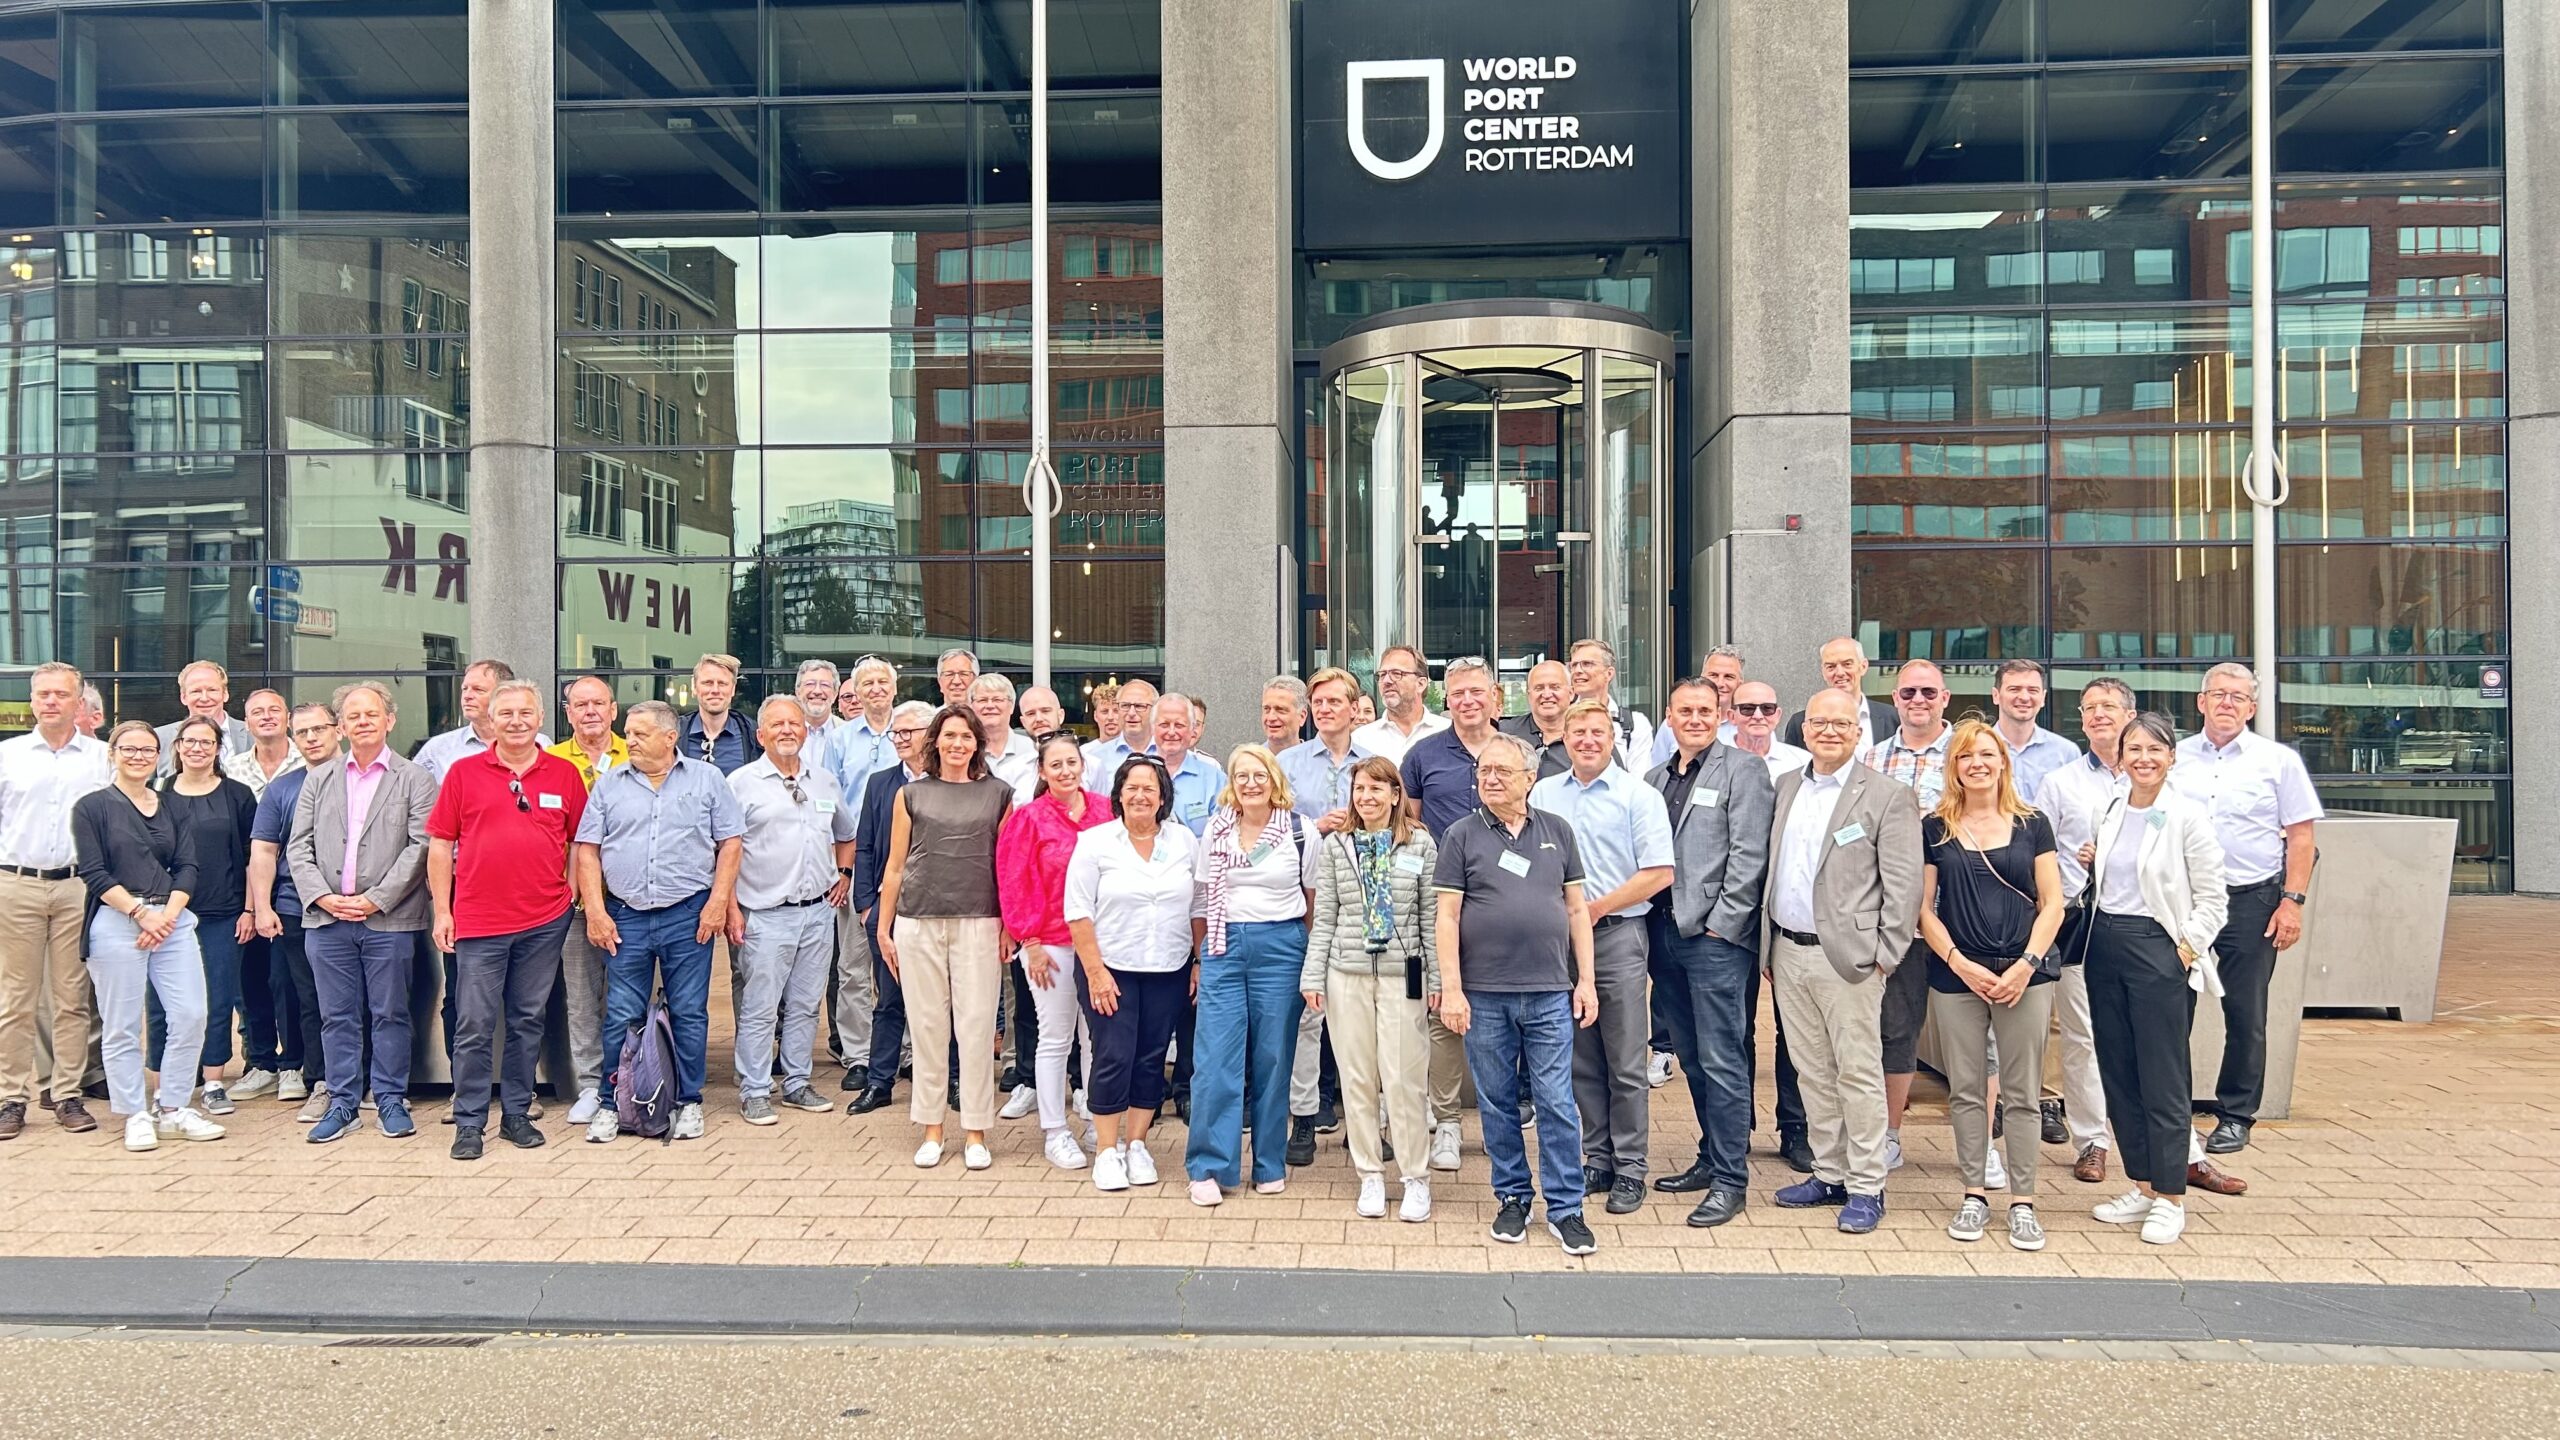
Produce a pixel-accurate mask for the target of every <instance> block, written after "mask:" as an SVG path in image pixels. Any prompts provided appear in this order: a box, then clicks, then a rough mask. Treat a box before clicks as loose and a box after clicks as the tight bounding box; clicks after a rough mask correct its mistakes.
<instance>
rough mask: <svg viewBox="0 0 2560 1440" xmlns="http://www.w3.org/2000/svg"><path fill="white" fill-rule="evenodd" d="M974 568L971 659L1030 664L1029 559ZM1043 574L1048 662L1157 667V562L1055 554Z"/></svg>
mask: <svg viewBox="0 0 2560 1440" xmlns="http://www.w3.org/2000/svg"><path fill="white" fill-rule="evenodd" d="M977 569H978V640H977V642H976V649H977V651H978V657H979V663H980V664H981V665H982V666H1001V667H1003V668H1005V669H1008V670H1011V671H1013V672H1015V674H1016V676H1017V677H1019V676H1020V675H1021V672H1022V671H1024V670H1027V669H1028V668H1029V667H1030V664H1031V564H1030V562H1029V561H1027V560H1015V561H1010V562H1003V563H993V564H981V565H979V566H978V567H977ZM1049 573H1050V581H1049V586H1050V593H1049V606H1050V611H1049V617H1050V624H1051V630H1052V632H1053V633H1052V635H1051V637H1050V651H1049V654H1050V659H1051V660H1052V661H1053V662H1054V663H1055V664H1057V665H1059V666H1061V667H1075V668H1091V669H1100V670H1114V671H1119V672H1121V673H1123V674H1127V673H1131V672H1142V673H1161V672H1162V670H1163V668H1164V564H1163V562H1162V561H1158V560H1114V561H1083V560H1068V559H1062V560H1058V561H1056V562H1054V563H1053V564H1052V565H1051V567H1050V572H1049ZM1023 683H1028V682H1027V681H1025V682H1023ZM1221 718H1222V720H1223V719H1224V718H1225V717H1221ZM1235 718H1242V717H1235Z"/></svg>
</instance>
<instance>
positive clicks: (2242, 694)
mask: <svg viewBox="0 0 2560 1440" xmlns="http://www.w3.org/2000/svg"><path fill="white" fill-rule="evenodd" d="M2204 698H2205V699H2207V700H2219V701H2221V702H2222V703H2224V704H2226V705H2246V704H2248V703H2249V702H2250V701H2252V700H2255V699H2257V698H2258V697H2257V696H2255V695H2253V694H2251V693H2249V692H2248V691H2246V690H2207V691H2206V692H2204Z"/></svg>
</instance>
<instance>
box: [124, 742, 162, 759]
mask: <svg viewBox="0 0 2560 1440" xmlns="http://www.w3.org/2000/svg"><path fill="white" fill-rule="evenodd" d="M116 753H117V754H119V755H128V756H131V757H132V758H134V759H136V760H147V759H150V758H151V757H152V756H154V755H157V754H159V753H160V747H159V746H157V745H119V746H117V747H116Z"/></svg>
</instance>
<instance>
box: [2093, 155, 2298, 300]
mask: <svg viewBox="0 0 2560 1440" xmlns="http://www.w3.org/2000/svg"><path fill="white" fill-rule="evenodd" d="M2199 133H2200V132H2199ZM2044 221H2045V224H2044V233H2045V239H2046V243H2047V244H2048V245H2050V246H2051V247H2052V248H2053V250H2054V252H2055V253H2056V254H2066V255H2086V254H2089V253H2091V252H2095V253H2097V254H2100V255H2102V256H2104V260H2103V265H2104V271H2105V273H2104V276H2103V278H2102V280H2101V281H2099V282H2096V283H2084V284H2080V285H2075V286H2070V287H2059V286H2058V287H2056V289H2055V290H2054V292H2053V295H2052V298H2053V299H2054V300H2056V301H2058V302H2079V301H2093V300H2096V301H2102V300H2121V301H2141V302H2146V303H2147V302H2158V301H2169V300H2187V299H2197V300H2203V299H2222V298H2226V297H2227V296H2228V295H2229V294H2230V293H2231V291H2232V290H2233V289H2234V288H2235V287H2236V288H2239V289H2241V290H2244V291H2245V289H2246V288H2247V277H2246V274H2245V273H2243V274H2240V275H2238V276H2237V277H2234V276H2232V275H2231V274H2230V273H2229V271H2228V263H2227V262H2228V260H2229V258H2230V256H2229V250H2228V246H2227V244H2226V241H2227V238H2228V237H2229V236H2230V235H2232V234H2234V233H2238V234H2243V235H2245V234H2247V233H2248V228H2249V192H2248V190H2247V188H2246V187H2245V186H2233V185H2214V186H2191V187H2185V188H2181V189H2176V190H2158V189H2125V188H2122V187H2118V186H2084V187H2077V188H2073V189H2069V190H2065V189H2061V188H2059V187H2057V188H2056V189H2055V190H2054V191H2053V192H2052V193H2051V195H2050V196H2049V198H2048V199H2047V201H2046V209H2045V212H2044ZM2245 258H2246V257H2245V255H2244V256H2243V257H2242V259H2243V261H2244V262H2245ZM2243 268H2244V272H2245V264H2244V267H2243Z"/></svg>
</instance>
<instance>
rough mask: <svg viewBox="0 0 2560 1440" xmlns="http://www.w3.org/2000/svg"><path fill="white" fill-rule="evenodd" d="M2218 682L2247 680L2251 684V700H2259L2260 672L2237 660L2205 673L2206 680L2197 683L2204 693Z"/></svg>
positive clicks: (2198, 688) (2225, 662) (2197, 687)
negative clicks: (2207, 687) (2205, 689)
mask: <svg viewBox="0 0 2560 1440" xmlns="http://www.w3.org/2000/svg"><path fill="white" fill-rule="evenodd" d="M2216 680H2246V681H2248V682H2249V698H2250V699H2252V700H2255V699H2257V698H2258V672H2257V671H2255V670H2252V669H2250V668H2249V667H2248V666H2246V665H2243V664H2241V663H2240V662H2239V661H2237V660H2225V661H2223V662H2222V663H2221V664H2219V665H2216V666H2214V667H2213V668H2212V669H2210V670H2207V671H2206V672H2204V678H2203V679H2202V680H2199V681H2197V682H2196V689H2197V691H2198V692H2202V691H2203V689H2204V688H2205V687H2206V686H2208V685H2210V684H2212V683H2213V682H2214V681H2216Z"/></svg>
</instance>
